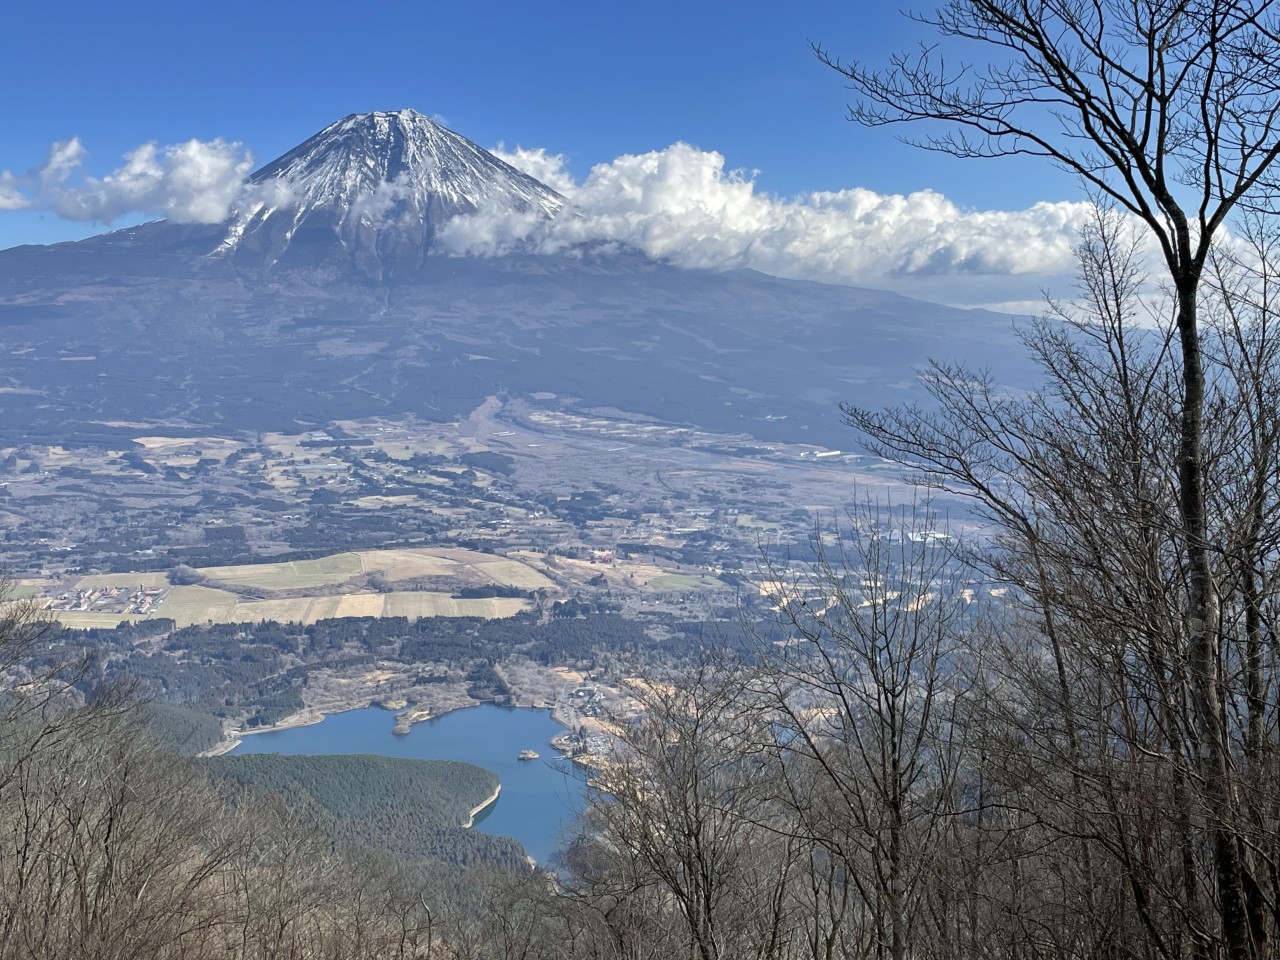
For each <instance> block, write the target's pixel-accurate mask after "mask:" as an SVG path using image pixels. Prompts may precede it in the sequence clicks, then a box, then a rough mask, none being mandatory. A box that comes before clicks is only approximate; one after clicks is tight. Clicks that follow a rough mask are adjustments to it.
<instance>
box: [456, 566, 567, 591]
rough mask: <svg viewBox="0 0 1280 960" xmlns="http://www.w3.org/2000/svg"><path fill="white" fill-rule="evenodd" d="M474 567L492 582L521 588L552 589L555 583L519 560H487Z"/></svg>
mask: <svg viewBox="0 0 1280 960" xmlns="http://www.w3.org/2000/svg"><path fill="white" fill-rule="evenodd" d="M475 568H476V569H477V570H478V571H480V572H481V573H483V574H484V575H485V576H486V577H488V578H489V579H491V580H493V582H494V583H500V584H502V585H503V586H508V587H518V588H519V589H521V590H542V589H546V590H554V589H555V588H556V585H555V584H554V583H553V582H552V581H551V580H550V579H549V578H548V577H546V576H545V575H543V574H541V573H539V572H538V571H537V570H535V569H533V567H531V566H529V565H528V564H525V563H521V562H520V561H519V560H487V561H485V562H483V563H477V564H475Z"/></svg>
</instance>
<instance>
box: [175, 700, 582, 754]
mask: <svg viewBox="0 0 1280 960" xmlns="http://www.w3.org/2000/svg"><path fill="white" fill-rule="evenodd" d="M484 706H496V704H493V703H485V702H484V701H480V700H477V701H475V702H473V703H467V704H460V705H458V706H452V707H446V708H445V709H444V710H441V711H439V712H436V711H435V710H433V709H432V708H431V707H413V706H408V707H407V709H406V708H405V707H400V708H396V709H391V708H389V707H387V706H385V705H383V704H381V703H378V702H377V701H364V702H362V703H352V704H341V705H339V706H336V707H329V708H328V710H329V712H328V713H321V712H320V711H319V710H316V709H315V708H314V707H306V708H304V709H302V710H299V711H298V712H297V713H291V714H289V716H287V717H285V718H284V719H283V720H280V721H279V722H277V723H273V724H269V725H264V726H260V727H253V728H252V729H249V730H229V731H227V733H226V734H225V735H224V737H223V739H222V740H220V741H219V742H218V743H217V744H215V745H214V746H212V747H210V748H209V749H208V750H202V751H200V752H199V753H197V754H196V757H197V758H199V759H202V760H204V759H208V758H210V757H221V756H224V755H225V754H228V753H231V752H232V751H233V750H235V749H236V748H237V747H238V746H240V744H241V743H243V742H244V740H243V738H244V737H252V736H255V735H257V734H259V733H279V732H280V731H281V730H293V729H295V728H297V727H310V726H314V725H315V724H317V723H323V722H324V721H325V720H327V719H328V718H329V717H332V716H337V715H338V714H342V713H350V712H352V711H353V710H366V709H369V708H376V709H378V710H385V711H386V712H388V713H391V714H393V715H394V716H395V721H396V723H395V726H394V727H393V728H392V730H391V732H392V734H393V735H396V736H404V735H405V734H407V733H409V731H410V730H411V729H412V728H413V727H414V726H415V725H416V724H419V723H425V722H427V721H428V720H437V719H439V718H440V717H443V716H447V715H448V714H450V713H454V712H455V711H458V710H470V709H472V708H473V707H484ZM500 709H507V710H545V711H546V712H547V716H549V717H550V718H551V720H552V721H554V722H555V723H556V724H557V725H559V726H560V727H562V728H564V729H565V730H566V731H568V730H569V728H568V727H567V726H566V725H565V724H564V723H563V722H561V720H560V719H559V718H558V717H557V716H556V711H555V708H554V707H522V706H512V707H501V708H500ZM551 746H552V748H553V749H555V750H556V751H557V752H559V753H560V754H562V755H563V756H566V757H568V756H569V754H568V753H567V752H565V751H564V750H563V749H561V748H560V747H559V746H557V745H556V743H555V741H554V740H552V741H551Z"/></svg>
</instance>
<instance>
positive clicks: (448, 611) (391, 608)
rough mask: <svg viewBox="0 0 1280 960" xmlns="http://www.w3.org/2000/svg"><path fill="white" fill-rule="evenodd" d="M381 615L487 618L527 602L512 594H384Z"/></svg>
mask: <svg viewBox="0 0 1280 960" xmlns="http://www.w3.org/2000/svg"><path fill="white" fill-rule="evenodd" d="M385 596H386V605H385V607H384V608H383V613H382V615H383V616H384V617H408V618H409V619H411V620H414V619H417V618H418V617H485V618H488V619H490V620H492V619H495V618H499V617H510V616H514V615H515V614H517V613H519V612H520V611H521V610H523V609H525V607H527V606H528V601H526V600H520V599H518V598H514V597H485V598H482V599H475V600H455V599H454V598H453V597H451V596H449V595H448V594H444V593H426V592H415V593H388V594H386V595H385Z"/></svg>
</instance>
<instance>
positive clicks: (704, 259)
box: [0, 138, 1088, 303]
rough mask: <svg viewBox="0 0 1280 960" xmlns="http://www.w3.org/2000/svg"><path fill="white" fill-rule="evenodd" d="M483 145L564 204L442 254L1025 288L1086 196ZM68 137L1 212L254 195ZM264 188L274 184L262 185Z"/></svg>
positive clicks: (502, 213) (212, 167) (501, 221)
mask: <svg viewBox="0 0 1280 960" xmlns="http://www.w3.org/2000/svg"><path fill="white" fill-rule="evenodd" d="M493 152H494V153H495V154H496V155H497V156H499V157H500V158H501V159H503V160H505V161H506V162H508V163H510V164H511V165H512V166H514V167H516V168H518V169H520V170H523V171H525V172H526V173H528V174H530V175H531V176H533V177H535V178H536V179H538V180H541V181H542V182H544V183H545V184H547V185H548V186H550V187H552V188H553V189H555V190H557V191H558V192H560V193H562V194H564V195H565V196H566V197H568V198H569V200H570V201H571V204H572V212H569V211H566V212H565V213H562V214H561V215H560V216H558V217H556V218H554V219H552V220H548V219H546V218H545V217H543V216H541V215H539V214H538V213H536V212H530V213H514V212H512V211H510V210H494V211H486V210H483V209H482V210H480V211H478V212H476V213H474V214H468V215H463V216H459V217H455V218H454V219H452V220H451V221H449V222H448V223H446V224H444V225H443V226H441V227H440V228H439V230H438V231H437V234H436V243H437V246H438V247H439V248H441V249H442V250H443V251H445V252H448V253H452V254H457V255H482V256H483V255H495V254H501V253H503V252H506V251H508V250H510V249H512V248H513V247H515V246H516V245H520V246H522V247H526V248H532V249H534V250H537V251H540V252H544V253H559V252H563V251H566V250H569V249H571V248H573V247H576V246H579V245H582V244H592V245H599V244H616V245H619V246H628V247H633V248H636V249H638V250H641V251H643V252H644V253H645V254H647V255H649V256H653V257H657V258H662V259H666V260H669V261H671V262H673V263H675V264H678V265H681V266H688V267H706V268H726V267H747V268H751V269H756V270H760V271H762V272H764V273H769V274H774V275H778V276H783V277H791V278H803V279H811V280H823V281H827V282H835V283H852V284H859V285H865V286H877V287H887V288H890V289H896V290H899V291H904V292H912V293H915V294H916V295H918V296H923V297H927V298H931V299H942V300H947V301H950V302H953V303H977V302H986V303H995V302H1001V301H1008V300H1011V299H1020V298H1032V297H1034V296H1035V294H1036V289H1037V287H1038V285H1040V284H1041V283H1043V282H1046V281H1047V280H1049V279H1051V278H1056V277H1060V276H1063V275H1065V274H1068V273H1069V272H1070V271H1071V267H1072V257H1071V250H1072V247H1073V245H1074V244H1075V242H1076V239H1077V230H1078V227H1079V226H1080V225H1081V224H1082V223H1084V222H1085V220H1086V219H1087V217H1088V205H1087V204H1085V203H1069V202H1058V203H1038V204H1035V205H1034V206H1032V207H1029V208H1027V209H1024V210H1014V211H966V210H962V209H960V208H959V207H957V206H956V205H955V204H954V203H953V202H951V201H950V200H948V199H947V198H946V197H945V196H943V195H942V194H940V193H937V192H934V191H931V190H924V191H919V192H916V193H912V194H909V195H907V196H902V195H885V194H879V193H876V192H874V191H871V190H866V189H862V188H857V187H855V188H849V189H845V190H839V191H832V192H818V193H811V194H808V195H804V196H798V197H791V198H787V197H778V196H773V195H770V194H768V193H766V192H763V191H761V190H759V189H757V185H756V183H755V181H754V179H753V177H752V176H751V175H749V174H747V173H743V172H741V171H735V170H731V169H727V168H726V163H725V158H724V157H723V156H722V155H721V154H719V153H716V152H714V151H705V150H700V149H698V148H696V147H693V146H690V145H688V144H685V143H677V144H673V145H672V146H669V147H667V148H666V149H664V150H658V151H653V152H650V153H645V154H639V155H630V154H629V155H624V156H620V157H618V158H616V159H614V160H612V161H610V162H608V163H602V164H599V165H597V166H595V167H594V168H592V170H591V171H590V172H589V173H588V174H587V176H586V177H585V178H583V179H582V180H581V181H578V180H575V178H574V177H573V176H572V175H571V174H570V173H569V171H568V169H567V167H566V164H565V160H564V158H563V157H562V156H559V155H557V154H553V153H549V152H548V151H546V150H543V149H535V150H530V149H519V148H517V149H514V150H505V149H501V148H499V149H497V150H495V151H493ZM86 156H87V153H86V151H85V149H84V146H83V145H82V144H81V142H80V141H79V140H78V139H75V138H73V139H71V140H67V141H61V142H59V143H55V144H54V145H53V146H52V147H51V148H50V150H49V153H48V155H47V157H46V159H45V161H44V163H42V164H41V165H40V166H38V167H37V168H36V169H34V170H32V171H31V172H29V173H27V174H25V175H18V174H14V173H11V172H8V171H5V172H0V210H23V209H27V210H45V211H50V212H53V213H55V214H56V215H58V216H60V217H63V218H66V219H68V220H78V221H100V222H103V223H111V222H112V221H113V220H116V219H118V218H121V217H124V216H127V215H130V214H139V213H141V214H160V215H163V216H165V217H167V218H169V219H171V220H174V221H178V222H185V223H218V222H221V221H223V220H225V219H226V218H227V217H228V216H229V215H230V213H231V212H232V211H233V210H234V209H235V208H236V207H237V205H241V204H244V203H246V202H247V201H249V200H251V199H261V198H254V197H250V196H249V195H247V193H246V190H247V189H248V188H247V187H246V184H245V178H246V176H247V175H248V173H249V172H250V170H251V169H252V158H251V156H250V155H249V153H248V152H247V151H246V150H245V149H244V148H243V146H242V145H241V144H239V143H234V142H228V141H224V140H212V141H199V140H190V141H187V142H185V143H180V144H173V145H169V146H160V145H157V144H154V143H151V144H145V145H143V146H141V147H139V148H137V149H136V150H134V151H132V152H131V153H129V154H127V155H126V156H125V158H124V162H123V163H122V164H121V165H120V166H119V167H118V168H117V169H116V170H114V171H112V172H111V173H109V174H106V175H105V176H102V177H100V178H98V177H93V176H88V175H84V174H83V172H82V171H83V169H84V165H85V160H86ZM272 199H273V201H275V202H280V201H283V200H286V198H282V197H275V198H272Z"/></svg>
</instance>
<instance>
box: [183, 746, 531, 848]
mask: <svg viewBox="0 0 1280 960" xmlns="http://www.w3.org/2000/svg"><path fill="white" fill-rule="evenodd" d="M199 765H200V766H201V768H202V769H204V770H206V771H208V772H209V773H210V774H212V775H213V776H214V777H215V778H221V779H223V780H226V781H230V782H233V783H235V784H238V785H239V786H240V787H243V788H245V789H248V790H250V791H253V792H255V793H259V794H275V795H278V796H280V797H283V798H284V799H285V802H286V803H287V804H288V805H289V807H290V808H291V809H292V810H293V812H294V813H295V814H296V815H298V816H299V817H300V818H301V819H303V820H307V821H311V822H313V823H316V824H318V825H319V826H320V827H321V828H322V829H323V830H324V831H325V833H326V834H327V835H328V836H329V837H330V838H331V839H333V840H334V841H335V842H337V843H340V844H343V845H347V846H350V847H354V848H364V849H372V850H378V851H382V852H385V853H388V854H390V855H392V856H393V857H394V858H395V859H396V860H399V861H401V862H408V863H421V862H423V861H439V862H443V863H446V864H449V865H452V866H459V867H464V866H471V865H475V864H481V863H485V864H492V865H501V866H506V867H516V866H520V865H522V864H523V863H524V851H523V849H522V848H521V847H520V844H519V843H517V842H516V841H514V840H510V839H508V838H506V837H493V836H489V835H488V834H484V833H480V832H478V831H473V830H468V829H464V828H463V824H466V823H467V821H468V820H469V818H470V815H471V811H472V810H474V809H475V808H476V807H477V806H480V805H481V804H483V803H484V802H485V801H486V800H487V799H489V798H490V797H491V796H493V793H494V791H495V790H496V789H497V788H498V778H497V777H496V776H494V775H493V774H492V773H490V772H489V771H488V770H484V769H481V768H480V767H476V766H472V765H471V764H469V763H460V762H457V761H452V760H401V759H397V758H392V757H375V756H368V755H355V756H323V757H310V756H282V755H279V754H253V755H248V756H241V757H237V756H223V757H216V758H213V759H209V760H203V761H199Z"/></svg>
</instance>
